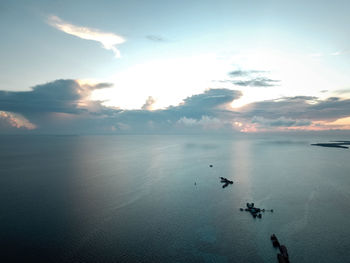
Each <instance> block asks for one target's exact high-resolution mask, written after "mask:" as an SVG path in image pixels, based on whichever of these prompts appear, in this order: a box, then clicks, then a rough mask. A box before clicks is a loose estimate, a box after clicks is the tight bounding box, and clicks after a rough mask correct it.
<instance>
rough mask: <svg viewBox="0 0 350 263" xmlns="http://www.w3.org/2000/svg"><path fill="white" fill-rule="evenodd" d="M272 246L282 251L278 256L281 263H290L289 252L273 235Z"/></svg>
mask: <svg viewBox="0 0 350 263" xmlns="http://www.w3.org/2000/svg"><path fill="white" fill-rule="evenodd" d="M270 239H271V241H272V245H273V246H274V247H276V248H278V249H279V250H280V253H278V254H277V259H278V262H279V263H290V261H289V255H288V250H287V247H286V246H285V245H280V242H279V241H278V239H277V237H276V235H275V234H272V235H271V238H270Z"/></svg>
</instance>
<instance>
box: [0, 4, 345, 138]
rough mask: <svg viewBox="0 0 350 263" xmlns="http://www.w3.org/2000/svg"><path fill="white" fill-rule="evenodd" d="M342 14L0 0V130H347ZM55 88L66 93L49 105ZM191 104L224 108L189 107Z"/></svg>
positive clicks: (310, 7)
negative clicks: (211, 101) (196, 100)
mask: <svg viewBox="0 0 350 263" xmlns="http://www.w3.org/2000/svg"><path fill="white" fill-rule="evenodd" d="M349 11H350V3H349V2H348V1H258V0H255V1H232V0H231V1H204V0H202V1H98V2H97V1H1V3H0V33H1V35H2V41H1V42H0V70H1V72H2V74H1V75H0V90H1V91H2V92H1V93H0V94H1V96H0V113H1V114H0V129H1V130H2V131H3V132H5V133H8V132H11V133H12V132H18V131H21V132H26V131H28V130H30V131H31V132H33V131H41V132H48V133H50V132H53V130H62V132H80V131H82V130H84V131H88V130H91V132H113V133H114V132H127V131H128V132H137V131H140V130H147V129H148V130H149V131H150V132H154V131H157V130H158V131H165V130H173V129H174V127H176V129H179V130H181V129H185V130H188V129H192V130H195V129H199V130H213V131H215V132H217V131H218V130H222V129H224V130H225V131H228V132H231V131H232V132H237V131H238V132H239V131H240V132H256V131H270V130H289V129H313V130H318V129H348V128H349V127H350V119H349V118H350V112H348V108H349V107H350V106H349V103H348V100H349V96H350V34H349V33H350V32H349V27H348V25H349V24H350V17H349V15H348V14H349ZM60 80H62V81H60ZM63 80H67V81H63ZM98 83H106V84H104V85H101V86H103V87H104V88H96V87H97V86H98ZM38 85H39V87H40V88H38ZM43 85H44V86H43ZM45 85H46V86H45ZM55 85H58V86H57V87H55ZM64 85H68V86H64ZM43 87H44V88H43ZM98 87H99V86H98ZM45 88H46V89H47V92H44V91H43V90H44V89H45ZM38 90H39V91H38ZM5 91H8V92H5ZM52 92H56V93H57V94H61V95H62V94H63V93H64V92H68V93H67V94H66V95H65V96H63V97H61V99H60V102H57V101H55V102H53V100H52V97H55V95H54V94H52ZM79 92H80V93H79ZM231 92H233V93H234V94H235V96H234V97H232V96H230V95H228V94H231ZM24 94H26V95H24ZM47 94H50V96H47ZM213 94H214V95H213ZM45 96H46V97H45ZM196 96H200V98H206V100H208V99H209V97H210V96H216V98H220V97H225V98H226V96H228V97H227V98H228V99H231V100H230V101H226V100H223V101H224V102H222V100H219V101H218V102H217V103H216V104H214V105H215V106H214V107H212V106H210V107H209V106H208V105H207V104H206V103H204V102H203V105H207V107H208V108H207V109H205V108H203V107H199V104H198V105H197V107H198V109H195V108H191V111H188V108H187V107H186V106H187V105H186V104H187V103H188V102H189V101H190V100H191V98H197V97H196ZM57 97H59V95H57ZM10 98H11V99H10ZM39 98H40V100H39V102H38V99H39ZM210 98H211V97H210ZM293 98H297V100H298V103H295V100H296V99H293ZM22 100H25V104H26V105H29V104H30V103H33V105H36V107H37V109H35V110H34V111H35V114H34V113H33V112H31V110H32V111H33V107H29V108H30V109H31V110H29V108H23V107H22V106H21V105H22V104H23V103H24V102H23V101H22ZM31 100H33V101H31ZM9 101H10V102H11V103H12V104H11V105H10V102H9ZM38 103H40V104H41V107H38V105H37V104H38ZM49 103H54V104H55V105H56V104H57V105H60V107H59V108H52V107H51V108H50V107H48V104H49ZM281 103H282V104H283V105H286V108H287V109H288V111H286V112H283V111H282V112H280V113H279V114H276V112H274V111H277V112H278V107H276V106H277V105H279V107H281ZM330 104H332V106H331V108H330ZM262 105H269V107H267V106H266V108H264V107H262ZM316 105H317V106H318V107H319V111H322V112H323V113H324V114H323V116H325V117H324V118H322V117H321V116H319V115H320V114H315V111H316V110H315V107H316ZM321 106H322V107H325V108H322V107H321ZM45 107H47V108H45ZM64 107H66V108H64ZM320 107H321V108H320ZM72 108H74V110H73V111H72ZM39 109H41V111H40V110H39ZM48 109H49V110H48ZM175 109H176V110H175ZM184 109H186V110H184ZM257 109H259V110H257ZM267 109H268V110H267ZM301 110H303V111H306V112H305V113H302V112H300V111H301ZM106 112H108V113H106ZM174 112H176V114H175V115H174ZM193 112H195V114H193ZM295 112H299V114H295ZM47 114H49V115H50V117H45V116H47ZM181 114H182V115H181ZM48 119H50V121H49V122H48ZM73 123H74V125H73ZM101 127H103V129H102V130H99V128H101ZM1 130H0V131H1Z"/></svg>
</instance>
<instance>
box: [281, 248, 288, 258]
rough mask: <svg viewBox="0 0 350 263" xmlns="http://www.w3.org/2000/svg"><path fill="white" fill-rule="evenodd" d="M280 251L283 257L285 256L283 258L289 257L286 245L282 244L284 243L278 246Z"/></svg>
mask: <svg viewBox="0 0 350 263" xmlns="http://www.w3.org/2000/svg"><path fill="white" fill-rule="evenodd" d="M280 252H281V254H282V256H283V257H285V258H288V257H289V255H288V250H287V248H286V246H284V245H282V246H280Z"/></svg>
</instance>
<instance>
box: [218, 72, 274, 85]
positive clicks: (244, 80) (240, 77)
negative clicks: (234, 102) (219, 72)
mask: <svg viewBox="0 0 350 263" xmlns="http://www.w3.org/2000/svg"><path fill="white" fill-rule="evenodd" d="M266 73H268V71H263V70H235V71H231V72H229V73H228V75H229V76H230V77H231V79H230V80H223V81H222V82H230V83H232V84H234V85H237V86H242V87H273V86H277V85H278V84H279V82H280V81H279V80H274V79H270V78H267V77H264V76H263V75H264V74H266Z"/></svg>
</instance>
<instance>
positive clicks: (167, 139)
mask: <svg viewBox="0 0 350 263" xmlns="http://www.w3.org/2000/svg"><path fill="white" fill-rule="evenodd" d="M331 139H342V140H348V139H349V138H344V137H341V138H332V137H329V138H328V137H327V138H314V137H312V136H308V137H302V136H300V137H292V136H289V137H283V136H279V137H259V138H254V137H249V136H248V137H244V136H240V137H237V138H235V137H220V136H213V137H210V136H195V135H192V136H184V135H182V136H180V135H179V136H176V135H152V136H151V135H146V136H144V135H132V136H127V135H122V136H1V137H0V187H1V188H0V189H1V191H0V207H1V214H0V257H1V262H187V263H188V262H227V263H228V262H244V263H247V262H269V263H270V262H277V257H276V254H277V252H278V251H277V250H276V249H275V248H273V246H272V244H271V241H270V235H271V234H272V233H275V234H276V235H277V237H278V238H279V240H280V242H281V243H282V244H285V245H286V246H287V248H288V252H289V255H290V261H291V262H298V263H304V262H305V263H306V262H307V263H309V262H319V263H322V262H324V263H326V262H327V263H329V262H350V238H349V236H350V220H349V215H350V150H348V149H337V148H323V147H316V146H310V143H315V142H324V141H327V140H331ZM210 164H212V165H213V167H212V168H210V167H209V165H210ZM220 176H223V177H227V178H229V179H231V180H233V181H234V184H233V185H230V186H228V187H226V188H225V189H223V188H222V184H221V183H220V180H219V177H220ZM247 202H254V203H255V205H256V206H258V207H261V208H266V209H274V212H273V213H268V212H265V213H264V214H263V217H262V219H254V218H253V217H252V216H251V215H250V214H249V213H247V212H241V211H240V210H239V208H240V207H245V204H246V203H247Z"/></svg>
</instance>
